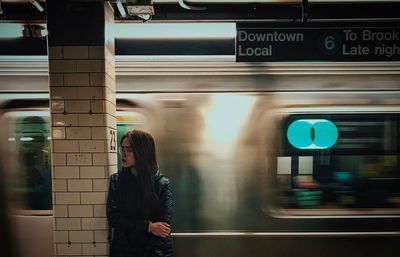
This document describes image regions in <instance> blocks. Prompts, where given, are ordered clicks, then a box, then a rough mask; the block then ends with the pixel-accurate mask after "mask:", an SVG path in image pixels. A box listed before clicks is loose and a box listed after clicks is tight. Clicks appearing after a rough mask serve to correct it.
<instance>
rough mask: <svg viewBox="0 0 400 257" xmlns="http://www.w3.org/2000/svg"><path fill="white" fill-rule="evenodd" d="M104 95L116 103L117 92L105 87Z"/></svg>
mask: <svg viewBox="0 0 400 257" xmlns="http://www.w3.org/2000/svg"><path fill="white" fill-rule="evenodd" d="M103 97H104V99H106V100H107V101H109V102H111V103H113V104H114V105H115V104H116V98H115V92H114V91H112V90H111V89H110V88H108V87H103Z"/></svg>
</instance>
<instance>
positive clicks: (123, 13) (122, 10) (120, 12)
mask: <svg viewBox="0 0 400 257" xmlns="http://www.w3.org/2000/svg"><path fill="white" fill-rule="evenodd" d="M115 4H116V5H117V8H118V11H119V14H120V16H121V17H124V18H125V17H126V11H125V8H124V6H123V5H122V3H121V1H120V0H118V1H117V2H115Z"/></svg>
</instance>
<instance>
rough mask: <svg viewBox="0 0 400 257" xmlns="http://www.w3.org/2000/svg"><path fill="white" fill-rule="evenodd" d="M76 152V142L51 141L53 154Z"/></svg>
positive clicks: (77, 147) (77, 148)
mask: <svg viewBox="0 0 400 257" xmlns="http://www.w3.org/2000/svg"><path fill="white" fill-rule="evenodd" d="M78 150H79V146H78V141H77V140H53V152H55V153H69V152H78Z"/></svg>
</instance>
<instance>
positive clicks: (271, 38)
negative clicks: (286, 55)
mask: <svg viewBox="0 0 400 257" xmlns="http://www.w3.org/2000/svg"><path fill="white" fill-rule="evenodd" d="M238 41H239V42H243V41H249V42H302V41H304V34H303V33H278V32H277V31H274V32H273V33H257V32H255V33H247V32H246V31H241V30H240V31H239V32H238Z"/></svg>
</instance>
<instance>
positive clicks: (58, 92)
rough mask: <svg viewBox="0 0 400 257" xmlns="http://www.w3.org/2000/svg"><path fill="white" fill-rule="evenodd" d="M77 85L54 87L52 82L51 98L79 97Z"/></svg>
mask: <svg viewBox="0 0 400 257" xmlns="http://www.w3.org/2000/svg"><path fill="white" fill-rule="evenodd" d="M77 94H78V91H77V88H76V87H53V86H51V84H50V98H51V99H76V98H77V97H78V95H77Z"/></svg>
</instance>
